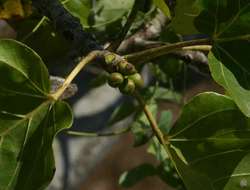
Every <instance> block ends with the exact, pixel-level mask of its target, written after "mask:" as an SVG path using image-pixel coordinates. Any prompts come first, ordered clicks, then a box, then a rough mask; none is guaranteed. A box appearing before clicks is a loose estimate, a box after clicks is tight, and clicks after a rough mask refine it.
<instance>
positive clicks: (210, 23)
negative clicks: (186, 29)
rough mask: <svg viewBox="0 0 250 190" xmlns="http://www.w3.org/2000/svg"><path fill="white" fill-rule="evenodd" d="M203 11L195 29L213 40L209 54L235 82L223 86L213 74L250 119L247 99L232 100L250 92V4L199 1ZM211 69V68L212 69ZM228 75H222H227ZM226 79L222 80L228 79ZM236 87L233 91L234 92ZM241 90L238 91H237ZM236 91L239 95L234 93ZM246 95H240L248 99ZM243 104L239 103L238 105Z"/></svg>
mask: <svg viewBox="0 0 250 190" xmlns="http://www.w3.org/2000/svg"><path fill="white" fill-rule="evenodd" d="M201 5H202V6H203V8H204V10H203V12H202V13H201V14H200V15H199V17H198V18H197V19H196V26H197V28H198V29H199V30H200V32H203V33H206V34H209V35H210V36H211V38H212V39H213V49H212V52H213V53H214V56H215V57H216V58H217V59H218V60H219V61H220V62H221V63H222V64H223V65H224V66H225V67H226V68H227V69H229V71H230V72H231V74H230V75H231V76H234V77H235V79H236V80H237V81H236V83H237V84H236V83H234V84H235V85H234V86H233V87H230V88H228V85H225V83H224V84H222V83H221V82H220V81H217V80H216V79H218V78H221V77H220V76H217V74H218V73H217V74H216V73H213V72H214V70H211V71H212V75H213V76H214V77H215V80H216V81H217V82H219V83H220V84H221V85H222V86H223V87H224V88H226V89H227V90H228V91H229V94H234V95H236V96H233V99H234V100H235V101H236V103H237V104H238V106H239V107H240V108H241V110H242V111H243V112H244V113H245V114H246V115H247V116H250V109H249V108H247V109H246V108H243V107H242V105H243V104H245V102H246V101H247V100H246V99H241V100H240V99H239V98H237V99H235V97H237V96H238V97H242V93H245V92H246V93H247V94H248V90H249V89H250V83H249V79H250V65H249V60H250V54H249V51H250V41H249V40H250V32H249V31H250V25H249V23H250V1H248V0H216V1H208V0H201ZM211 68H212V67H211ZM227 73H228V72H226V73H225V74H226V75H227ZM231 76H225V81H227V83H228V84H230V83H229V81H228V79H229V78H231ZM235 88H236V89H235ZM239 88H243V90H241V91H238V90H237V89H239ZM237 92H241V93H239V94H236V93H237ZM247 94H245V95H243V96H245V97H246V96H247ZM241 101H242V102H241Z"/></svg>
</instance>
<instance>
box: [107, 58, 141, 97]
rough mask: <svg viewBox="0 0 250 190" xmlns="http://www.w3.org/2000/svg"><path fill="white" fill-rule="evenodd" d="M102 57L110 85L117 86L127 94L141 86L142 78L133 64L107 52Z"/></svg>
mask: <svg viewBox="0 0 250 190" xmlns="http://www.w3.org/2000/svg"><path fill="white" fill-rule="evenodd" d="M104 58H105V62H106V66H107V70H108V72H109V76H108V83H109V85H110V86H112V87H114V88H119V90H120V92H121V93H123V94H128V95H131V94H133V93H134V92H135V90H136V89H140V88H142V87H143V84H144V82H143V79H142V77H141V75H140V74H139V73H138V72H137V70H136V68H135V66H134V65H132V64H130V63H128V62H127V61H126V60H125V59H123V58H122V57H120V56H118V55H116V54H113V53H107V54H106V55H105V56H104Z"/></svg>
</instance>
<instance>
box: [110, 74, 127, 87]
mask: <svg viewBox="0 0 250 190" xmlns="http://www.w3.org/2000/svg"><path fill="white" fill-rule="evenodd" d="M123 81H124V78H123V76H122V74H120V73H111V74H110V75H109V78H108V83H109V85H110V86H112V87H119V86H120V85H121V84H122V83H123Z"/></svg>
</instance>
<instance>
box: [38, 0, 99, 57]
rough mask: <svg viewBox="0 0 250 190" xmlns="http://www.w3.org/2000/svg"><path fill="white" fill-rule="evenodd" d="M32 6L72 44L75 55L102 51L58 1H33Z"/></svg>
mask: <svg viewBox="0 0 250 190" xmlns="http://www.w3.org/2000/svg"><path fill="white" fill-rule="evenodd" d="M33 6H34V7H35V8H36V9H37V10H38V11H39V12H40V13H41V14H42V15H44V16H46V17H48V18H49V19H50V20H51V21H52V23H53V24H54V26H55V28H56V30H57V31H59V32H61V33H62V34H63V35H64V37H65V38H66V39H67V40H68V41H70V42H71V43H72V46H73V49H74V50H75V52H74V53H75V54H76V55H78V56H82V55H86V54H88V53H89V52H91V51H93V50H101V49H102V46H100V45H99V44H98V43H97V42H96V40H95V38H94V37H93V36H92V35H91V34H89V33H87V32H85V31H84V29H83V28H82V25H81V23H80V20H79V19H78V18H76V17H74V16H73V15H71V14H70V13H69V12H68V11H67V10H66V9H65V8H64V7H63V5H62V4H61V3H60V2H59V0H33Z"/></svg>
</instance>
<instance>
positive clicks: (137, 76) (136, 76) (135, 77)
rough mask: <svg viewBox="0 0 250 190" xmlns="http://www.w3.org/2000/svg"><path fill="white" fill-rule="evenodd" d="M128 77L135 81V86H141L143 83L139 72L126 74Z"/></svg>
mask: <svg viewBox="0 0 250 190" xmlns="http://www.w3.org/2000/svg"><path fill="white" fill-rule="evenodd" d="M128 78H129V79H131V80H133V81H134V83H135V86H136V87H137V88H142V87H143V85H144V81H143V79H142V77H141V75H140V74H139V73H135V74H133V75H129V76H128Z"/></svg>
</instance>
